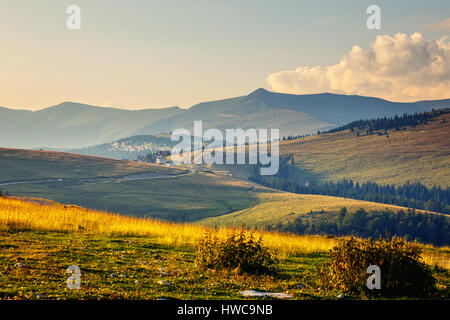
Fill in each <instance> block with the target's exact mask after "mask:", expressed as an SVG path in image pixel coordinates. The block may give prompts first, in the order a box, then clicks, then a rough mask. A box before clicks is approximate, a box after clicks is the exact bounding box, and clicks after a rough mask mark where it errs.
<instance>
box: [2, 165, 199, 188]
mask: <svg viewBox="0 0 450 320" xmlns="http://www.w3.org/2000/svg"><path fill="white" fill-rule="evenodd" d="M194 173H195V172H194V170H192V169H188V172H186V173H180V174H176V175H160V174H155V173H153V172H144V173H134V174H129V175H126V176H123V177H105V178H85V179H42V180H29V181H13V182H4V183H0V187H1V186H9V185H14V184H31V183H54V182H104V181H130V180H153V179H175V178H179V177H183V176H188V175H192V174H194Z"/></svg>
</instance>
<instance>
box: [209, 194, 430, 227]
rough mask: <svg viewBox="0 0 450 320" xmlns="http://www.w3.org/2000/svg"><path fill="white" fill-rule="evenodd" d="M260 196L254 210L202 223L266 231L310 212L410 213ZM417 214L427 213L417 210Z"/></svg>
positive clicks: (339, 201) (316, 198) (365, 204)
mask: <svg viewBox="0 0 450 320" xmlns="http://www.w3.org/2000/svg"><path fill="white" fill-rule="evenodd" d="M257 197H258V200H259V201H258V203H257V204H256V205H254V206H252V207H251V208H246V209H244V210H240V211H236V212H233V213H229V214H226V215H222V216H218V217H212V218H207V219H203V220H202V221H201V224H203V225H206V226H210V227H214V226H227V227H231V226H239V225H242V224H243V225H245V226H246V227H248V228H264V227H267V226H269V225H277V224H286V223H289V222H292V221H294V220H295V219H296V218H298V217H301V216H305V215H307V214H309V213H310V212H317V213H336V214H337V213H338V212H339V210H340V209H341V208H343V207H345V208H347V210H348V212H349V213H354V212H355V211H357V210H358V209H360V208H364V210H366V211H384V210H390V211H392V212H399V211H404V212H406V211H407V208H405V207H400V206H394V205H388V204H383V203H376V202H369V201H362V200H353V199H348V198H340V197H331V196H322V195H315V194H295V193H288V192H284V193H259V194H258V195H257ZM417 212H425V211H424V210H417Z"/></svg>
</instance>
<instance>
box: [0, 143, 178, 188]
mask: <svg viewBox="0 0 450 320" xmlns="http://www.w3.org/2000/svg"><path fill="white" fill-rule="evenodd" d="M142 172H153V173H160V174H165V175H167V174H169V175H170V174H179V173H182V172H184V171H183V170H179V169H175V168H167V167H162V166H156V165H150V164H145V163H138V162H132V161H119V160H112V159H107V158H100V157H90V156H84V155H77V154H71V153H63V152H53V151H38V150H23V149H6V148H0V183H5V182H14V181H30V180H41V179H83V178H98V177H116V176H124V175H128V174H132V173H142Z"/></svg>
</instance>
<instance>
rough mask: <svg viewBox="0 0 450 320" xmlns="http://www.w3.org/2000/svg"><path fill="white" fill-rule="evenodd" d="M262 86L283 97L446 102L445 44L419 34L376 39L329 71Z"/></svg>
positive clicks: (449, 65) (299, 72) (303, 71)
mask: <svg viewBox="0 0 450 320" xmlns="http://www.w3.org/2000/svg"><path fill="white" fill-rule="evenodd" d="M267 82H268V83H269V85H270V86H271V88H272V89H273V90H274V91H279V92H285V93H296V94H306V93H320V92H334V93H341V94H358V95H366V96H375V97H381V98H384V99H388V100H393V101H414V100H421V99H443V98H450V43H449V42H448V41H447V39H446V38H445V37H443V38H442V39H441V40H439V41H434V40H430V41H426V40H425V39H424V37H423V36H422V34H420V33H414V34H412V35H410V36H408V35H407V34H404V33H398V34H396V35H394V36H389V35H381V36H377V38H376V40H375V42H374V43H372V44H371V50H369V51H368V50H365V49H362V48H361V47H359V46H357V45H355V46H353V48H352V49H351V50H350V52H348V53H347V54H346V55H345V56H344V57H343V58H342V59H341V61H340V62H339V63H337V64H335V65H332V66H316V67H306V66H301V67H299V68H297V69H296V70H293V71H291V70H288V71H281V72H277V73H272V74H270V75H269V76H268V77H267Z"/></svg>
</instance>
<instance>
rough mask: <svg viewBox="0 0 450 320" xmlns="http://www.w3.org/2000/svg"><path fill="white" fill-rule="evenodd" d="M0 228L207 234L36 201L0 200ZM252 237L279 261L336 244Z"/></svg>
mask: <svg viewBox="0 0 450 320" xmlns="http://www.w3.org/2000/svg"><path fill="white" fill-rule="evenodd" d="M0 228H2V229H13V230H39V231H56V232H81V233H85V234H86V233H87V234H89V233H91V234H107V235H115V234H117V235H129V236H142V237H149V238H151V239H152V240H154V241H155V243H159V244H164V245H169V246H179V247H194V246H196V244H197V243H198V241H199V239H200V238H201V237H203V235H204V234H205V233H206V231H207V230H208V229H207V228H206V227H203V226H199V225H193V224H180V223H171V222H164V221H158V220H152V219H144V218H134V217H128V216H122V215H118V214H112V213H107V212H103V211H95V210H87V209H84V208H81V207H78V206H67V205H62V204H58V203H55V202H51V201H42V200H39V199H34V200H33V202H31V201H30V200H28V201H22V200H19V199H14V198H5V197H2V198H0ZM230 231H231V229H230V228H226V227H223V228H219V229H218V235H219V237H225V236H226V235H227V234H228V233H229V232H230ZM255 235H256V236H262V237H263V241H264V245H265V246H267V247H268V248H269V249H270V250H272V251H273V252H275V253H276V254H277V255H278V256H280V257H288V256H296V255H303V254H310V253H325V252H328V251H329V250H330V249H331V248H332V247H333V246H334V245H335V244H336V241H337V239H336V238H333V237H324V236H298V235H290V234H283V233H275V232H262V231H256V232H255ZM424 249H425V251H424V255H423V256H424V259H425V262H427V263H429V264H431V265H438V266H440V267H444V268H447V269H449V268H450V248H448V247H445V248H434V247H432V246H429V245H427V246H424Z"/></svg>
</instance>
